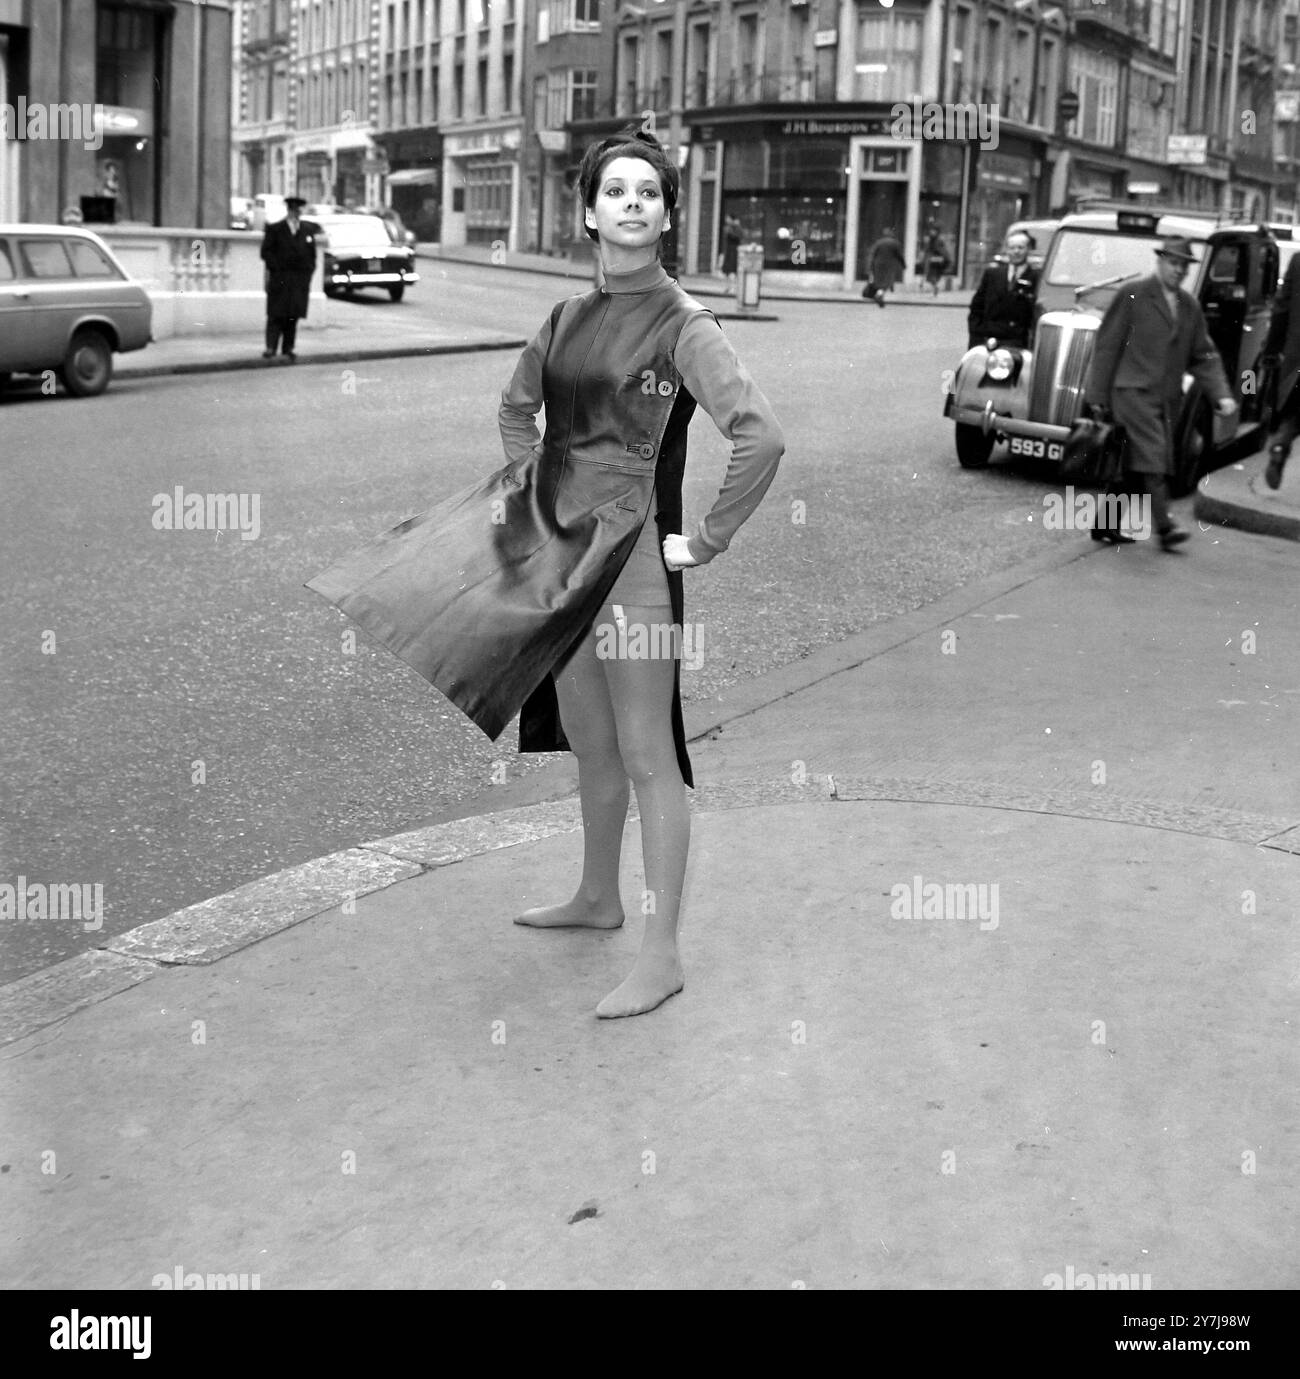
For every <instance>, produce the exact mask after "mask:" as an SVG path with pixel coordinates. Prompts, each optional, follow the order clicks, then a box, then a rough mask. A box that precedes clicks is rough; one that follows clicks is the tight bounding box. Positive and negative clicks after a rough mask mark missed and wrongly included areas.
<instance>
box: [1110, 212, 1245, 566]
mask: <svg viewBox="0 0 1300 1379" xmlns="http://www.w3.org/2000/svg"><path fill="white" fill-rule="evenodd" d="M1194 262H1195V255H1194V254H1193V253H1192V245H1191V241H1190V240H1188V239H1186V238H1184V237H1183V236H1182V235H1173V236H1171V237H1169V238H1168V239H1164V240H1162V241H1161V244H1160V248H1159V249H1157V250H1156V271H1155V272H1154V273H1153V274H1151V276H1150V277H1146V278H1142V279H1141V280H1140V281H1139V282H1137V283H1136V284H1134V285H1133V286H1132V287H1123V286H1121V288H1120V290H1119V292H1118V293H1117V294H1116V296H1115V299H1114V300H1113V301H1112V302H1111V304H1110V306H1109V307H1108V308H1107V310H1106V315H1105V316H1104V317H1103V318H1102V322H1101V326H1100V327H1099V328H1098V331H1097V344H1096V349H1095V351H1094V352H1093V356H1092V366H1091V368H1090V370H1089V373H1088V381H1087V385H1086V392H1085V396H1086V399H1087V402H1088V404H1089V405H1090V406H1091V408H1092V409H1093V413H1094V415H1095V416H1100V417H1102V418H1104V417H1105V416H1106V415H1108V414H1113V416H1114V419H1115V421H1116V422H1118V423H1119V424H1120V425H1122V426H1123V427H1124V428H1125V429H1126V430H1127V432H1128V451H1127V456H1126V460H1125V467H1126V470H1127V473H1128V478H1129V480H1130V484H1129V491H1130V492H1133V493H1145V494H1150V496H1151V516H1152V521H1153V524H1154V526H1155V529H1156V531H1157V533H1159V536H1160V545H1161V547H1162V548H1163V549H1164V550H1166V551H1168V550H1172V549H1173V548H1174V547H1175V546H1177V545H1180V544H1181V543H1182V542H1184V541H1186V540H1187V537H1188V533H1187V532H1186V531H1185V530H1184V529H1183V528H1182V527H1179V526H1176V525H1175V524H1174V520H1173V518H1172V517H1171V516H1170V515H1169V490H1168V479H1169V476H1170V475H1171V474H1172V473H1173V472H1174V427H1175V426H1176V425H1177V423H1178V414H1179V411H1180V410H1181V408H1182V401H1183V374H1184V373H1190V374H1192V376H1193V377H1194V378H1195V379H1196V381H1197V382H1198V383H1199V384H1200V385H1201V387H1202V388H1204V389H1205V392H1206V393H1207V394H1208V395H1209V397H1210V398H1211V399H1212V400H1213V402H1214V405H1215V410H1216V411H1217V412H1218V414H1219V415H1220V416H1231V415H1232V414H1233V413H1234V412H1235V411H1236V410H1237V404H1236V401H1235V400H1234V398H1233V396H1232V390H1231V389H1230V388H1229V387H1228V380H1227V378H1226V376H1225V374H1224V372H1223V361H1222V360H1221V359H1220V358H1219V352H1218V350H1216V349H1215V348H1214V345H1213V343H1212V342H1211V340H1210V336H1209V332H1208V331H1207V330H1206V328H1205V316H1204V314H1203V313H1202V311H1201V306H1200V303H1199V302H1198V301H1197V300H1196V298H1195V297H1193V296H1192V294H1191V293H1190V292H1186V291H1184V290H1183V288H1182V287H1181V286H1180V285H1179V284H1180V283H1181V282H1182V280H1183V279H1184V278H1185V277H1186V276H1187V270H1188V268H1190V267H1191V265H1192V264H1193V263H1194ZM1094 535H1095V536H1096V537H1097V539H1098V540H1102V539H1104V540H1109V541H1112V542H1115V543H1117V544H1118V543H1119V542H1121V541H1127V540H1128V539H1129V538H1127V537H1123V536H1121V535H1120V533H1119V532H1118V531H1101V532H1099V533H1094Z"/></svg>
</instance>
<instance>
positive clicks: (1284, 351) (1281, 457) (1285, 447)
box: [1263, 254, 1300, 488]
mask: <svg viewBox="0 0 1300 1379" xmlns="http://www.w3.org/2000/svg"><path fill="white" fill-rule="evenodd" d="M1263 353H1264V354H1265V355H1272V356H1273V357H1274V358H1276V359H1277V360H1278V377H1277V404H1278V405H1277V413H1276V416H1275V418H1274V420H1275V421H1276V423H1277V429H1276V430H1275V431H1274V432H1273V434H1272V435H1271V436H1270V437H1269V439H1268V464H1267V465H1266V466H1265V468H1264V481H1265V483H1267V484H1268V486H1269V488H1277V487H1278V486H1279V485H1280V484H1281V482H1282V471H1283V469H1285V467H1286V462H1287V460H1288V459H1289V458H1290V455H1291V443H1292V442H1293V441H1294V440H1295V438H1296V433H1297V432H1298V431H1300V254H1296V255H1295V256H1294V257H1293V258H1292V260H1291V262H1290V263H1289V264H1287V268H1286V276H1285V277H1284V278H1283V279H1282V287H1281V289H1280V290H1279V292H1278V294H1277V300H1276V301H1275V302H1274V303H1273V319H1272V321H1271V322H1270V323H1269V327H1268V337H1267V339H1266V340H1265V342H1264V350H1263Z"/></svg>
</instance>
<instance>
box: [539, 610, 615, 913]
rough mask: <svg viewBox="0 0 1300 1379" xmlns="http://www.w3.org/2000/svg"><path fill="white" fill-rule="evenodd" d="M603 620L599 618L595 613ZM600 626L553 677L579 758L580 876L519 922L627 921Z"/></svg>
mask: <svg viewBox="0 0 1300 1379" xmlns="http://www.w3.org/2000/svg"><path fill="white" fill-rule="evenodd" d="M597 622H598V623H599V619H597ZM596 631H597V629H596V628H595V627H593V628H592V630H591V632H589V633H588V635H587V636H586V637H584V638H583V640H582V643H581V644H580V645H579V647H578V649H577V650H576V651H575V652H574V653H573V655H572V656H571V657H570V658H569V660H568V663H567V664H566V665H565V667H564V669H563V670H561V671H560V672H559V673H558V674H557V675H556V677H555V693H556V697H557V698H558V700H559V703H560V722H561V723H562V724H563V725H564V735H565V736H566V737H567V738H568V739H569V746H570V747H572V749H573V753H574V755H575V756H576V757H577V758H578V794H579V797H580V798H581V800H582V880H581V882H580V883H579V885H578V893H577V894H576V895H575V896H574V897H573V899H572V900H569V901H566V902H565V903H564V904H563V905H546V906H543V907H541V908H539V909H536V910H526V911H525V912H524V913H523V914H521V915H519V916H518V917H517V918H516V920H515V923H516V924H526V925H529V926H530V927H532V928H539V929H559V928H584V929H617V928H618V927H619V925H620V924H622V923H623V902H622V899H621V897H620V895H619V886H618V865H619V857H620V854H621V853H622V849H623V825H624V823H625V821H626V819H627V805H628V780H627V774H626V772H625V771H624V770H623V761H622V758H621V757H620V756H619V751H618V732H617V729H616V726H615V721H614V707H613V704H612V703H611V701H610V692H609V686H608V685H607V684H606V682H605V674H604V671H603V669H602V667H601V663H600V662H599V661H598V660H597V658H596Z"/></svg>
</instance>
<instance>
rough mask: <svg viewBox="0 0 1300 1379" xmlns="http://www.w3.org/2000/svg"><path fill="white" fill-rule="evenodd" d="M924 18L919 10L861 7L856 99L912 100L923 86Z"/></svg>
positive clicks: (874, 6) (856, 67) (856, 68)
mask: <svg viewBox="0 0 1300 1379" xmlns="http://www.w3.org/2000/svg"><path fill="white" fill-rule="evenodd" d="M923 22H924V15H923V13H922V12H921V11H919V10H905V9H901V8H900V9H893V10H881V9H880V7H879V6H878V5H874V4H873V5H870V6H866V7H863V8H861V9H859V10H858V33H857V54H856V61H855V64H854V71H855V75H856V77H857V80H856V82H855V95H856V99H858V100H860V101H898V100H909V99H911V97H912V96H913V95H915V94H916V93H917V92H918V91H919V90H920V82H921V30H922V27H923Z"/></svg>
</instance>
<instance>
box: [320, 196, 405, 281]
mask: <svg viewBox="0 0 1300 1379" xmlns="http://www.w3.org/2000/svg"><path fill="white" fill-rule="evenodd" d="M312 219H313V220H314V221H315V222H316V224H317V225H319V226H320V228H321V233H322V234H323V235H324V236H325V243H324V249H323V258H324V262H323V264H322V268H321V282H322V286H323V287H324V290H325V295H326V296H327V297H338V296H340V295H344V294H347V293H352V292H355V291H357V289H358V288H363V287H382V288H385V289H387V292H388V295H389V296H390V297H391V298H392V299H393V301H395V302H400V301H401V300H402V295H403V294H404V293H405V291H406V289H407V288H408V287H409V286H410V285H411V284H412V283H417V282H419V280H420V275H419V274H418V273H417V272H416V271H415V251H414V250H413V249H412V248H411V247H410V246H409V245H407V244H394V243H393V241H392V238H391V237H390V235H389V233H388V229H387V226H386V225H385V223H384V221H382V220H380V219H379V217H378V216H373V215H318V216H312Z"/></svg>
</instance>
